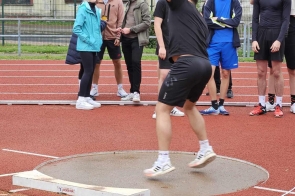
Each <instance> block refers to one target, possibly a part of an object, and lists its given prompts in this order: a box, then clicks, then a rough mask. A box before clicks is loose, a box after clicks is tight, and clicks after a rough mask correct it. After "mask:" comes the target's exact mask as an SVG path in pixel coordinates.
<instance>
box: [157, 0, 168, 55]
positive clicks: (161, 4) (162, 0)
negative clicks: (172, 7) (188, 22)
mask: <svg viewBox="0 0 295 196" xmlns="http://www.w3.org/2000/svg"><path fill="white" fill-rule="evenodd" d="M168 15H169V7H168V4H167V1H166V0H159V1H158V2H157V5H156V8H155V11H154V17H159V18H162V19H163V21H162V24H161V29H162V34H163V41H164V44H165V48H168V47H169V29H168V21H169V18H168ZM158 48H159V45H157V51H158Z"/></svg>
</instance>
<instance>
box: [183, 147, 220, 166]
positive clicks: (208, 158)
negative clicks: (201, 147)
mask: <svg viewBox="0 0 295 196" xmlns="http://www.w3.org/2000/svg"><path fill="white" fill-rule="evenodd" d="M215 158H216V154H215V153H214V152H213V149H212V147H210V148H208V149H207V150H206V151H205V153H204V152H201V151H199V152H198V154H197V158H196V159H195V160H193V161H192V162H190V163H189V164H188V166H189V167H191V168H202V167H205V166H206V165H207V164H209V163H211V162H212V161H214V159H215Z"/></svg>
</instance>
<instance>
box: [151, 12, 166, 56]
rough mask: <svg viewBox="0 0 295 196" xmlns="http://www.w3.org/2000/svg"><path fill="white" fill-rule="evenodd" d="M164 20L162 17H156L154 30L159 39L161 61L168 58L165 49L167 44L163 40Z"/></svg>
mask: <svg viewBox="0 0 295 196" xmlns="http://www.w3.org/2000/svg"><path fill="white" fill-rule="evenodd" d="M162 22H163V19H162V18H160V17H155V18H154V29H155V34H156V37H157V41H158V44H159V57H160V58H161V59H165V58H166V49H165V44H164V40H163V33H162V28H161V25H162Z"/></svg>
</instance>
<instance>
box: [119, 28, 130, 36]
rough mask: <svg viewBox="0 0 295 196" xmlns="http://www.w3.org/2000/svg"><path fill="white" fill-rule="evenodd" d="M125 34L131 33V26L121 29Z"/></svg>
mask: <svg viewBox="0 0 295 196" xmlns="http://www.w3.org/2000/svg"><path fill="white" fill-rule="evenodd" d="M121 32H122V33H123V34H125V35H126V34H129V33H130V28H124V29H122V31H121Z"/></svg>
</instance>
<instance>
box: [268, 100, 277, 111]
mask: <svg viewBox="0 0 295 196" xmlns="http://www.w3.org/2000/svg"><path fill="white" fill-rule="evenodd" d="M275 107H276V105H275V104H270V103H269V101H268V102H266V103H265V109H266V111H267V112H269V111H271V112H273V111H275Z"/></svg>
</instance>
